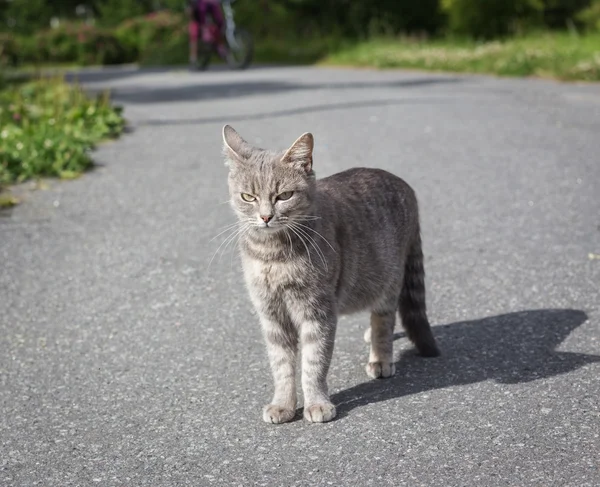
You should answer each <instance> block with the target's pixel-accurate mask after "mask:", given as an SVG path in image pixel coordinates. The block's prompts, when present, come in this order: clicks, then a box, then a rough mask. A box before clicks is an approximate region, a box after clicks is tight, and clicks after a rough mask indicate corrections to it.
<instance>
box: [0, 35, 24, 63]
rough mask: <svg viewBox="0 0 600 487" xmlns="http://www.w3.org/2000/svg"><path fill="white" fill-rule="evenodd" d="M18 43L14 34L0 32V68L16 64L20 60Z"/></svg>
mask: <svg viewBox="0 0 600 487" xmlns="http://www.w3.org/2000/svg"><path fill="white" fill-rule="evenodd" d="M18 52H19V49H18V43H17V40H16V39H15V37H14V36H12V35H11V34H5V33H2V32H0V68H1V67H3V66H15V65H16V64H17V62H18V60H19V54H18Z"/></svg>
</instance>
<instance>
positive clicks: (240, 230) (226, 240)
mask: <svg viewBox="0 0 600 487" xmlns="http://www.w3.org/2000/svg"><path fill="white" fill-rule="evenodd" d="M247 225H248V224H245V225H243V226H242V227H241V228H237V229H233V230H231V232H232V233H231V234H230V235H228V236H227V237H226V238H225V240H223V241H222V242H221V245H219V246H218V247H217V250H216V251H215V253H214V254H213V256H212V258H211V259H210V262H209V263H208V268H207V271H208V270H210V266H211V265H212V263H213V261H214V260H215V257H216V256H217V254H218V253H219V250H221V247H223V245H224V244H225V243H226V242H228V241H229V239H231V238H235V237H236V236H237V235H238V234H240V233H241V232H242V231H244V230H246V229H247V228H248V227H247Z"/></svg>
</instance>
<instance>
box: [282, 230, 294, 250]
mask: <svg viewBox="0 0 600 487" xmlns="http://www.w3.org/2000/svg"><path fill="white" fill-rule="evenodd" d="M285 226H286V227H287V225H285ZM284 232H285V235H286V237H287V238H288V240H289V241H290V256H291V255H293V254H294V242H292V237H290V233H289V232H288V229H287V228H285V229H284Z"/></svg>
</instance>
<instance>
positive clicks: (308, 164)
mask: <svg viewBox="0 0 600 487" xmlns="http://www.w3.org/2000/svg"><path fill="white" fill-rule="evenodd" d="M314 146H315V139H314V138H313V136H312V134H310V133H308V132H306V133H305V134H302V135H301V136H300V137H298V139H297V140H296V142H294V143H293V144H292V146H291V147H290V148H289V149H288V150H287V151H286V153H285V154H284V155H283V157H282V158H281V161H282V162H287V163H288V164H294V165H296V166H299V167H302V169H304V170H305V171H306V173H307V174H310V173H311V171H312V165H313V148H314Z"/></svg>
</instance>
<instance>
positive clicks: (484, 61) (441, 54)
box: [321, 33, 600, 81]
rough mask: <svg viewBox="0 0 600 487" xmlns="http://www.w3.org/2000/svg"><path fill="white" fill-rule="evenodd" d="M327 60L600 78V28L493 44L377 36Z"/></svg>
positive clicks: (458, 70) (451, 69) (439, 68)
mask: <svg viewBox="0 0 600 487" xmlns="http://www.w3.org/2000/svg"><path fill="white" fill-rule="evenodd" d="M321 63H322V64H326V65H347V66H370V67H376V68H413V69H425V70H433V71H453V72H469V73H489V74H496V75H502V76H538V77H548V78H557V79H562V80H581V81H600V33H597V34H589V35H585V36H575V35H569V34H539V35H531V36H527V37H522V38H514V39H509V40H506V41H494V42H487V43H476V42H474V41H471V42H469V41H450V40H439V41H426V42H415V41H409V40H403V39H374V40H370V41H366V42H362V43H356V44H354V45H352V46H348V47H345V48H342V49H339V50H337V51H335V52H333V53H331V54H330V55H328V56H326V57H325V58H324V59H323V60H322V61H321Z"/></svg>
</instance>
